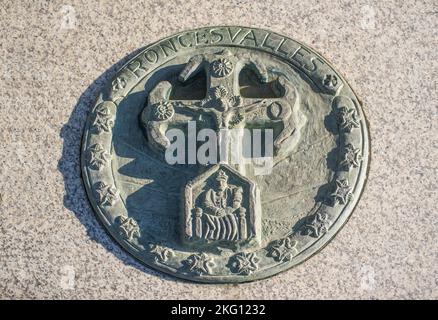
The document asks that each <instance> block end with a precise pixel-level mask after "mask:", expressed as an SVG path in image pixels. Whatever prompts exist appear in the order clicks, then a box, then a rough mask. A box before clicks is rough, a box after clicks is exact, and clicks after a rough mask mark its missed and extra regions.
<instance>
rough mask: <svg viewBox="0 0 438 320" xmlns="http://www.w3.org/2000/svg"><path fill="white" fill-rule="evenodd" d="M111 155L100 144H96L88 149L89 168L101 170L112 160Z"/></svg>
mask: <svg viewBox="0 0 438 320" xmlns="http://www.w3.org/2000/svg"><path fill="white" fill-rule="evenodd" d="M110 158H111V157H110V155H109V154H108V153H107V152H106V151H105V149H104V148H103V147H102V146H101V145H100V144H99V143H97V144H94V145H92V146H91V147H90V148H89V149H88V160H89V162H88V163H89V166H90V168H92V169H95V170H101V169H102V168H103V167H104V166H105V165H106V164H107V163H108V162H109V160H110Z"/></svg>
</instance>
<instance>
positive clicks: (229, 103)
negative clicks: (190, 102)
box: [201, 85, 242, 111]
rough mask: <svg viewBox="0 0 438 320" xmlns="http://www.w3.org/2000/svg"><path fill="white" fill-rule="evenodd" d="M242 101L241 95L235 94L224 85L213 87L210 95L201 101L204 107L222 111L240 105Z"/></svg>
mask: <svg viewBox="0 0 438 320" xmlns="http://www.w3.org/2000/svg"><path fill="white" fill-rule="evenodd" d="M241 103H242V100H241V98H240V96H233V95H232V94H231V93H229V92H228V89H227V88H225V87H224V86H222V85H221V86H217V87H215V88H213V89H211V91H210V94H209V96H208V97H207V98H206V99H204V100H202V102H201V104H202V106H203V107H206V108H216V109H218V110H222V111H224V110H228V109H230V108H232V107H238V106H240V104H241Z"/></svg>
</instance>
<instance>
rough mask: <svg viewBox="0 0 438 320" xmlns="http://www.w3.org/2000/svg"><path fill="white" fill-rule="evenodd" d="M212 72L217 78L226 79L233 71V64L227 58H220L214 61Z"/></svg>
mask: <svg viewBox="0 0 438 320" xmlns="http://www.w3.org/2000/svg"><path fill="white" fill-rule="evenodd" d="M212 70H213V73H214V74H215V75H216V76H217V77H225V76H227V75H229V74H230V73H231V72H232V71H233V63H232V62H231V61H230V60H228V59H227V58H220V59H218V60H216V61H213V64H212Z"/></svg>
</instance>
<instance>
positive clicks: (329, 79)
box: [322, 74, 338, 88]
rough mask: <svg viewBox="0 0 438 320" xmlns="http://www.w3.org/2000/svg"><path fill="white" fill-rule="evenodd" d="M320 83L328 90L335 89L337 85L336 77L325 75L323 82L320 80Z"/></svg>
mask: <svg viewBox="0 0 438 320" xmlns="http://www.w3.org/2000/svg"><path fill="white" fill-rule="evenodd" d="M322 83H323V85H325V86H326V87H328V88H335V87H336V86H337V84H338V77H336V76H335V75H334V74H327V75H325V77H324V80H322Z"/></svg>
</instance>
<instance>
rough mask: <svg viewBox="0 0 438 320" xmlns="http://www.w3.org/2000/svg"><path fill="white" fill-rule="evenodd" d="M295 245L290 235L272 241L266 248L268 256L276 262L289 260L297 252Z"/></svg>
mask: <svg viewBox="0 0 438 320" xmlns="http://www.w3.org/2000/svg"><path fill="white" fill-rule="evenodd" d="M296 245H297V241H296V240H293V239H292V237H291V236H289V237H286V238H283V239H280V240H277V241H274V242H273V243H272V244H271V245H270V246H269V248H268V250H269V253H268V256H270V257H272V258H274V260H275V261H278V262H283V261H290V260H292V258H293V257H294V255H296V254H297V252H298V251H297V249H296V248H295V246H296Z"/></svg>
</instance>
